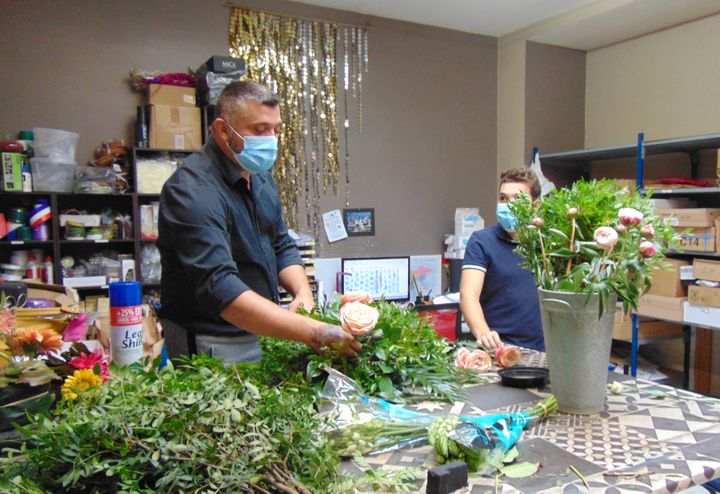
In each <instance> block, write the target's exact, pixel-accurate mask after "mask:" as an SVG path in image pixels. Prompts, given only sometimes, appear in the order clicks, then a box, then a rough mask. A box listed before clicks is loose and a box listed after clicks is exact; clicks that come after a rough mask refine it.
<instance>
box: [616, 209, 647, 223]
mask: <svg viewBox="0 0 720 494" xmlns="http://www.w3.org/2000/svg"><path fill="white" fill-rule="evenodd" d="M618 217H619V218H620V221H621V222H622V223H623V224H624V225H639V224H640V222H641V221H642V219H643V214H642V213H641V212H640V211H638V210H637V209H633V208H620V211H618Z"/></svg>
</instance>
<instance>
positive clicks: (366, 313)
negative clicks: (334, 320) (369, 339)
mask: <svg viewBox="0 0 720 494" xmlns="http://www.w3.org/2000/svg"><path fill="white" fill-rule="evenodd" d="M379 316H380V312H379V311H378V310H377V309H376V308H375V307H370V306H369V305H365V304H363V303H362V302H348V303H346V304H343V305H342V307H340V323H341V325H342V327H343V329H344V330H345V331H347V332H348V333H350V334H353V335H355V336H358V335H363V334H367V333H369V332H370V330H372V329H373V328H374V327H375V325H376V324H377V321H378V317H379Z"/></svg>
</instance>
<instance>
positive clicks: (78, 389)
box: [60, 369, 102, 400]
mask: <svg viewBox="0 0 720 494" xmlns="http://www.w3.org/2000/svg"><path fill="white" fill-rule="evenodd" d="M101 388H102V379H101V378H100V376H98V375H97V374H95V373H94V372H93V371H92V369H78V370H76V371H75V372H74V373H73V375H72V376H70V377H68V378H67V379H66V380H65V383H64V384H63V385H62V387H61V388H60V393H62V396H63V398H65V399H66V400H74V399H76V398H77V397H78V394H79V393H83V392H85V391H87V390H88V389H93V390H99V389H101Z"/></svg>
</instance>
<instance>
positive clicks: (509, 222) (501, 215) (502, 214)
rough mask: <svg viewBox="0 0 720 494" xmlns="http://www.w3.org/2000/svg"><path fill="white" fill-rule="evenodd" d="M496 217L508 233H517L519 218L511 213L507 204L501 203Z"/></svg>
mask: <svg viewBox="0 0 720 494" xmlns="http://www.w3.org/2000/svg"><path fill="white" fill-rule="evenodd" d="M495 216H497V220H498V223H500V226H501V227H502V228H503V230H505V231H506V232H509V233H512V232H514V231H515V225H516V224H517V218H516V217H515V215H514V214H513V212H512V211H510V207H509V206H508V203H506V202H499V203H498V205H497V208H496V209H495Z"/></svg>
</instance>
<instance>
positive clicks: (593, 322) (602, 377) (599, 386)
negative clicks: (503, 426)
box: [538, 288, 617, 415]
mask: <svg viewBox="0 0 720 494" xmlns="http://www.w3.org/2000/svg"><path fill="white" fill-rule="evenodd" d="M538 296H539V297H540V314H541V317H542V325H543V335H544V337H545V352H546V354H547V361H548V366H549V368H550V387H551V388H552V392H553V394H554V395H555V397H556V398H557V402H558V409H559V410H560V411H563V412H567V413H575V414H583V415H590V414H593V413H599V412H601V411H602V410H603V408H604V406H605V394H606V392H607V378H608V362H609V360H610V346H611V343H612V331H613V319H614V315H615V303H616V301H617V296H616V295H615V294H614V293H613V294H611V295H610V296H609V297H608V303H607V306H606V307H604V312H603V314H602V317H600V318H599V319H598V311H599V303H600V296H599V295H597V294H594V295H593V296H592V297H591V298H590V300H589V301H588V302H587V303H586V302H585V301H586V299H587V295H586V294H583V293H573V292H555V291H550V290H544V289H542V288H538Z"/></svg>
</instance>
